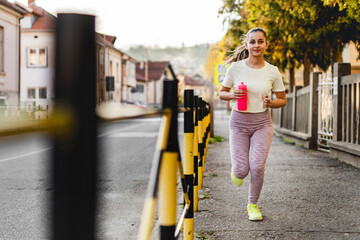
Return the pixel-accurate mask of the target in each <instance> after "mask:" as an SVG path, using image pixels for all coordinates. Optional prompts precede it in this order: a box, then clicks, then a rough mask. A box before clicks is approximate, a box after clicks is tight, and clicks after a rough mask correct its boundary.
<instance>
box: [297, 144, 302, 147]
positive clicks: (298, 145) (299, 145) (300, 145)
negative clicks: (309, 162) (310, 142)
mask: <svg viewBox="0 0 360 240" xmlns="http://www.w3.org/2000/svg"><path fill="white" fill-rule="evenodd" d="M295 146H296V147H304V145H302V144H296V145H295Z"/></svg>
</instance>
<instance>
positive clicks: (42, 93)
mask: <svg viewBox="0 0 360 240" xmlns="http://www.w3.org/2000/svg"><path fill="white" fill-rule="evenodd" d="M39 98H47V91H46V88H39Z"/></svg>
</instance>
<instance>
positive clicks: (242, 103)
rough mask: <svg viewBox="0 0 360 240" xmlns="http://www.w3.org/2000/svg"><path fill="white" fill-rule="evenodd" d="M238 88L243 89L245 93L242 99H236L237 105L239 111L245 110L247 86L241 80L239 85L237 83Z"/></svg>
mask: <svg viewBox="0 0 360 240" xmlns="http://www.w3.org/2000/svg"><path fill="white" fill-rule="evenodd" d="M238 89H239V90H243V91H245V95H244V97H243V98H242V99H238V100H237V107H238V110H239V111H246V109H247V87H246V85H245V84H244V82H241V84H240V85H238Z"/></svg>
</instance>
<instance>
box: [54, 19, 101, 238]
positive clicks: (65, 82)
mask: <svg viewBox="0 0 360 240" xmlns="http://www.w3.org/2000/svg"><path fill="white" fill-rule="evenodd" d="M55 75H56V81H55V90H56V92H55V96H56V106H55V113H54V114H55V115H57V116H58V117H59V118H61V119H62V120H63V121H64V122H65V123H66V126H64V127H63V128H56V129H54V132H53V146H54V147H53V150H52V156H53V161H52V169H53V170H52V172H53V175H52V180H53V186H54V191H52V192H53V196H52V199H53V204H51V205H52V208H53V210H52V224H51V229H52V231H51V232H50V236H51V237H50V238H51V239H55V240H57V239H59V240H60V239H88V240H91V239H95V233H96V229H95V227H96V225H95V217H96V206H98V204H97V202H96V200H97V193H98V191H96V189H97V187H96V185H97V179H98V178H97V164H98V161H97V155H98V154H97V139H98V138H97V137H96V136H97V127H96V124H97V121H98V120H97V116H96V113H95V96H96V89H95V85H96V51H95V16H90V15H80V14H59V15H58V18H57V26H56V74H55Z"/></svg>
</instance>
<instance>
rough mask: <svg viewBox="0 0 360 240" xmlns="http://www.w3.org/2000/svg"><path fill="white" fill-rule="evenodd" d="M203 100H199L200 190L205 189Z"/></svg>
mask: <svg viewBox="0 0 360 240" xmlns="http://www.w3.org/2000/svg"><path fill="white" fill-rule="evenodd" d="M202 102H203V101H202V98H201V97H199V98H198V134H197V137H198V152H199V154H198V155H199V169H198V186H199V189H203V172H204V171H203V156H204V148H203V121H202V120H203V114H202V110H203V109H202Z"/></svg>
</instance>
